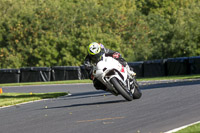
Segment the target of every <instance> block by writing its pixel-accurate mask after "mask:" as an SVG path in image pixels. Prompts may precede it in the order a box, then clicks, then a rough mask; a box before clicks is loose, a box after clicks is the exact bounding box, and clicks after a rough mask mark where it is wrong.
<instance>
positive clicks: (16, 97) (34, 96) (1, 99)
mask: <svg viewBox="0 0 200 133" xmlns="http://www.w3.org/2000/svg"><path fill="white" fill-rule="evenodd" d="M67 94H68V93H66V92H52V93H2V94H0V107H3V106H9V105H16V104H19V103H24V102H29V101H35V100H41V99H47V98H56V97H59V96H64V95H67Z"/></svg>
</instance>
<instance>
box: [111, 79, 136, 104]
mask: <svg viewBox="0 0 200 133" xmlns="http://www.w3.org/2000/svg"><path fill="white" fill-rule="evenodd" d="M110 82H111V83H112V84H113V86H114V87H115V89H116V90H117V91H118V92H119V93H120V94H121V95H122V96H123V97H124V98H125V99H126V100H127V101H132V100H133V96H132V94H131V93H130V92H128V91H127V90H126V89H124V88H123V87H122V86H121V85H120V83H119V82H118V80H117V79H116V78H112V79H110Z"/></svg>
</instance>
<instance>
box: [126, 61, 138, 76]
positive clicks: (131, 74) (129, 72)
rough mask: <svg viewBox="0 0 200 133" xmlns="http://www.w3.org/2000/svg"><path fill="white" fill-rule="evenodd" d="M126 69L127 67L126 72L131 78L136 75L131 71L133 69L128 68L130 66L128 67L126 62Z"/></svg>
mask: <svg viewBox="0 0 200 133" xmlns="http://www.w3.org/2000/svg"><path fill="white" fill-rule="evenodd" d="M126 69H127V72H128V74H129V76H130V77H131V78H134V77H135V76H136V73H135V72H133V71H132V70H131V69H130V67H129V65H128V64H126Z"/></svg>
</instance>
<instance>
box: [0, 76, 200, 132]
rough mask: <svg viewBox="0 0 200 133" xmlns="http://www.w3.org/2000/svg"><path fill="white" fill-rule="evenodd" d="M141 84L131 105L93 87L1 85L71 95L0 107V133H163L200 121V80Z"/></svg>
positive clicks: (7, 89)
mask: <svg viewBox="0 0 200 133" xmlns="http://www.w3.org/2000/svg"><path fill="white" fill-rule="evenodd" d="M140 84H142V85H141V88H142V93H143V96H142V98H141V99H139V100H133V101H131V102H127V101H125V100H124V99H123V97H121V96H113V95H111V94H109V93H107V92H104V91H97V90H95V89H94V88H93V86H92V84H76V85H46V86H24V87H22V86H21V87H3V91H4V92H33V93H39V92H70V93H71V94H72V95H71V96H63V97H60V98H57V99H50V100H44V101H39V102H33V103H28V104H22V105H17V106H12V107H7V108H1V109H0V133H161V132H165V131H168V130H171V129H174V128H178V127H180V126H183V125H187V124H190V123H193V122H196V121H199V120H200V80H194V81H184V82H182V81H181V82H175V83H173V82H172V83H165V82H159V83H157V82H155V83H154V82H149V83H140Z"/></svg>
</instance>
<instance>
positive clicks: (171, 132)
mask: <svg viewBox="0 0 200 133" xmlns="http://www.w3.org/2000/svg"><path fill="white" fill-rule="evenodd" d="M198 123H200V121H197V122H194V123H191V124H188V125H185V126H182V127H179V128H176V129H172V130H170V131H167V132H164V133H174V132H177V131H179V130H182V129H184V128H187V127H189V126H192V125H195V124H198Z"/></svg>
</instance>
